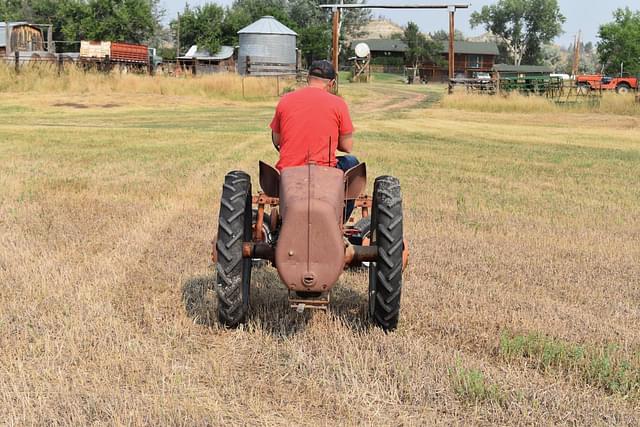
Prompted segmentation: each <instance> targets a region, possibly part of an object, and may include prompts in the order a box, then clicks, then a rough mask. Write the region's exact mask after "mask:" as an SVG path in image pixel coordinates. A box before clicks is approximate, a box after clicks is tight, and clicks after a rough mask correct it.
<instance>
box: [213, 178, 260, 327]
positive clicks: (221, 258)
mask: <svg viewBox="0 0 640 427" xmlns="http://www.w3.org/2000/svg"><path fill="white" fill-rule="evenodd" d="M251 220H252V211H251V178H250V177H249V175H247V174H246V173H244V172H241V171H234V172H229V173H228V174H227V175H226V176H225V178H224V185H223V187H222V197H221V198H220V217H219V220H218V240H217V242H216V249H217V252H218V258H217V263H216V273H217V285H216V292H217V293H218V319H219V320H220V322H221V323H222V324H224V325H225V326H227V327H232V328H233V327H236V326H238V325H239V324H241V323H242V322H244V320H245V317H246V315H247V311H248V310H249V289H250V286H251V258H244V257H243V256H242V244H243V242H249V241H251V239H252V229H251Z"/></svg>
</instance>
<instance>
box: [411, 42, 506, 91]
mask: <svg viewBox="0 0 640 427" xmlns="http://www.w3.org/2000/svg"><path fill="white" fill-rule="evenodd" d="M498 54H499V51H498V45H497V44H496V43H494V42H468V41H455V42H454V55H455V67H454V70H455V76H456V77H463V78H472V77H474V73H489V72H491V70H492V69H493V66H494V65H495V62H496V57H497V56H498ZM442 59H443V61H442V63H440V64H434V63H427V64H424V65H423V66H422V67H421V69H420V76H421V77H422V78H423V79H424V80H429V81H447V80H448V79H449V68H448V64H449V46H448V44H445V45H443V47H442Z"/></svg>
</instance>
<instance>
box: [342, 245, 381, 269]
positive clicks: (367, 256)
mask: <svg viewBox="0 0 640 427" xmlns="http://www.w3.org/2000/svg"><path fill="white" fill-rule="evenodd" d="M377 260H378V247H377V246H370V245H366V246H365V245H363V246H357V245H351V244H349V245H347V247H346V249H345V252H344V263H345V264H346V265H352V264H360V263H362V262H365V261H377Z"/></svg>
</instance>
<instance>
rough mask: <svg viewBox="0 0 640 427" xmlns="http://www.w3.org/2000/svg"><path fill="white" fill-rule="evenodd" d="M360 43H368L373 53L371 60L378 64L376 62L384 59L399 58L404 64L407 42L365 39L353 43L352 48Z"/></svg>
mask: <svg viewBox="0 0 640 427" xmlns="http://www.w3.org/2000/svg"><path fill="white" fill-rule="evenodd" d="M359 43H366V44H367V45H368V46H369V50H370V51H371V60H372V61H373V63H374V64H375V63H376V60H380V59H382V58H397V59H398V60H400V62H401V63H404V54H405V52H406V51H407V49H408V47H407V44H406V43H405V42H403V41H402V40H398V39H364V40H354V41H353V42H351V48H352V49H353V48H355V47H356V46H357V45H358V44H359Z"/></svg>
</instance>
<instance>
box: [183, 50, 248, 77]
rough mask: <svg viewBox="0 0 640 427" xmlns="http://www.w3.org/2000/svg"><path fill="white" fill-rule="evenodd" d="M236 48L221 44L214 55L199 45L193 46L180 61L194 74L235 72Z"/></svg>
mask: <svg viewBox="0 0 640 427" xmlns="http://www.w3.org/2000/svg"><path fill="white" fill-rule="evenodd" d="M233 53H234V49H233V47H231V46H221V47H220V50H219V51H218V52H216V53H215V54H214V55H212V54H211V53H209V51H207V50H206V49H198V46H197V45H193V46H191V48H190V49H189V50H188V51H187V53H186V54H185V55H184V56H181V57H179V58H178V61H179V62H180V64H181V65H182V67H183V68H184V69H185V70H189V71H191V73H192V74H194V75H199V74H212V73H223V72H235V71H236V62H235V60H234V58H233Z"/></svg>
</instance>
